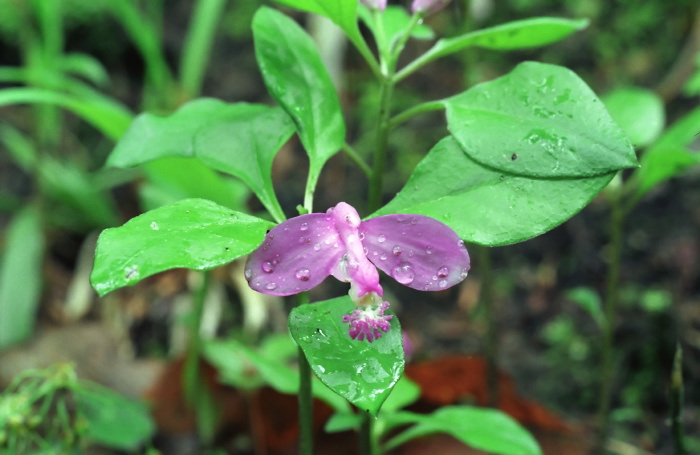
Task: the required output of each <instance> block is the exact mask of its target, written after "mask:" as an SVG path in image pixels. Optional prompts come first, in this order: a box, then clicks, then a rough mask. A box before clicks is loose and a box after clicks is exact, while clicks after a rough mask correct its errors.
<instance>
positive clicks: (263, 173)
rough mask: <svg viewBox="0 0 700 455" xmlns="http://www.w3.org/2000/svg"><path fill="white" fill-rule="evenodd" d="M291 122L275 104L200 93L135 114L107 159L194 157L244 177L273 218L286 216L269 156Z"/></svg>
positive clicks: (124, 162) (122, 162)
mask: <svg viewBox="0 0 700 455" xmlns="http://www.w3.org/2000/svg"><path fill="white" fill-rule="evenodd" d="M293 132H294V126H293V124H292V122H291V120H290V119H289V117H288V116H287V115H286V114H285V113H284V112H283V111H282V110H281V109H280V108H278V107H269V106H264V105H260V104H248V103H235V104H229V103H224V102H223V101H219V100H215V99H208V98H202V99H198V100H195V101H192V102H190V103H187V104H185V105H183V106H182V107H181V108H180V109H178V110H177V111H176V112H175V113H174V114H172V115H170V116H168V117H161V116H157V115H153V114H149V113H144V114H141V115H139V116H138V117H137V118H136V119H135V120H134V122H133V123H132V124H131V126H130V127H129V129H128V131H127V132H126V133H125V134H124V136H123V137H122V139H121V140H120V141H119V143H118V144H117V146H116V147H115V149H114V150H113V151H112V153H111V154H110V156H109V159H108V160H107V165H108V166H116V167H131V166H137V165H140V164H142V163H145V162H148V161H151V160H154V159H157V158H164V157H181V158H198V159H199V160H200V161H202V162H203V163H204V164H206V165H207V166H210V167H211V168H213V169H216V170H218V171H221V172H225V173H228V174H231V175H233V176H235V177H238V178H239V179H241V180H243V181H244V182H245V183H246V184H247V185H248V186H249V187H250V188H251V190H253V192H254V193H255V194H256V195H257V196H258V198H260V201H261V202H262V203H263V205H264V206H265V208H267V209H268V211H269V212H270V213H271V214H272V215H273V217H275V219H276V220H277V221H282V220H283V219H284V214H283V213H282V209H281V208H280V206H279V203H278V202H277V198H276V196H275V193H274V188H273V186H272V177H271V169H272V161H273V159H274V157H275V155H276V154H277V152H278V151H279V149H280V148H281V147H282V145H283V144H284V143H285V142H286V141H287V140H288V139H289V138H290V137H291V135H292V134H293Z"/></svg>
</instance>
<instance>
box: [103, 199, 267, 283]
mask: <svg viewBox="0 0 700 455" xmlns="http://www.w3.org/2000/svg"><path fill="white" fill-rule="evenodd" d="M270 227H272V223H270V222H269V221H265V220H262V219H260V218H255V217H253V216H250V215H246V214H244V213H240V212H235V211H233V210H231V209H228V208H226V207H222V206H220V205H217V204H215V203H213V202H211V201H207V200H204V199H185V200H183V201H179V202H176V203H174V204H171V205H168V206H165V207H161V208H159V209H156V210H151V211H150V212H147V213H144V214H143V215H140V216H137V217H136V218H133V219H131V220H129V221H128V222H127V223H125V224H124V225H123V226H120V227H117V228H111V229H106V230H104V231H103V232H102V234H100V237H99V239H98V241H97V250H96V252H95V266H94V268H93V270H92V275H91V276H90V282H91V283H92V286H93V287H94V288H95V290H96V291H97V293H98V294H100V295H105V294H106V293H108V292H110V291H113V290H114V289H117V288H120V287H123V286H128V285H132V284H135V283H137V282H138V281H140V280H142V279H144V278H146V277H148V276H151V275H153V274H155V273H158V272H162V271H163V270H168V269H172V268H178V267H184V268H188V269H194V270H209V269H213V268H214V267H218V266H220V265H224V264H227V263H229V262H231V261H233V260H234V259H236V258H239V257H241V256H243V255H245V254H248V253H250V252H251V251H253V250H254V249H255V248H257V247H258V245H260V243H262V241H263V238H264V237H265V233H266V231H267V229H269V228H270Z"/></svg>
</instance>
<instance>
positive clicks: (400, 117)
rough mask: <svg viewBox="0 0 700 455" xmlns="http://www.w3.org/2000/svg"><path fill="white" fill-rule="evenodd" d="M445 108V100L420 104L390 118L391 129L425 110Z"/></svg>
mask: <svg viewBox="0 0 700 455" xmlns="http://www.w3.org/2000/svg"><path fill="white" fill-rule="evenodd" d="M444 109H445V104H444V102H443V101H428V102H425V103H421V104H418V105H416V106H413V107H410V108H408V109H406V110H405V111H403V112H400V113H398V114H396V115H395V116H393V117H392V118H391V119H390V120H389V129H393V128H396V127H397V126H399V125H400V124H402V123H403V122H405V121H406V120H408V119H410V118H411V117H415V116H416V115H418V114H423V113H425V112H431V111H442V110H444Z"/></svg>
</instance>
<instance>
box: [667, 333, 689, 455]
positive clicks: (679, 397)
mask: <svg viewBox="0 0 700 455" xmlns="http://www.w3.org/2000/svg"><path fill="white" fill-rule="evenodd" d="M670 394H671V436H672V437H673V445H674V448H675V452H674V453H675V455H686V453H687V451H686V448H685V434H684V431H683V349H681V345H680V344H679V345H677V346H676V354H675V356H674V358H673V370H672V372H671V392H670Z"/></svg>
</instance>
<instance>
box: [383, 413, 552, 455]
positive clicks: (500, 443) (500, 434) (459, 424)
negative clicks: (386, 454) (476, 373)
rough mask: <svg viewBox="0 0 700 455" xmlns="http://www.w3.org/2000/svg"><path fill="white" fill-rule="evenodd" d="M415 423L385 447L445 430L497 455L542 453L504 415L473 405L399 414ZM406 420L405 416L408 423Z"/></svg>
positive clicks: (519, 428)
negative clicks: (423, 413) (430, 412)
mask: <svg viewBox="0 0 700 455" xmlns="http://www.w3.org/2000/svg"><path fill="white" fill-rule="evenodd" d="M402 414H403V415H404V416H411V417H413V419H412V420H414V421H415V422H417V423H416V425H414V426H412V427H410V428H409V429H407V430H406V431H404V432H403V433H400V434H398V435H397V436H395V437H394V438H393V439H391V440H390V441H389V442H387V443H386V445H385V448H386V449H387V450H388V449H392V448H394V447H398V446H399V445H401V444H403V443H405V442H406V441H409V440H411V439H414V438H417V437H420V436H426V435H429V434H435V433H446V434H449V435H450V436H452V437H454V438H456V439H459V440H460V441H462V442H463V443H464V444H466V445H468V446H470V447H473V448H476V449H479V450H483V451H485V452H488V453H493V454H499V455H541V453H542V450H541V449H540V447H539V445H538V444H537V441H536V440H535V438H533V437H532V435H531V434H530V433H528V431H527V430H526V429H525V428H523V427H522V426H521V425H520V424H519V423H517V422H516V421H515V420H513V419H512V418H511V417H509V416H508V415H507V414H505V413H503V412H501V411H498V410H495V409H486V408H477V407H472V406H446V407H443V408H440V409H438V410H437V411H435V412H434V413H432V414H430V415H421V414H409V413H402ZM408 421H409V419H404V423H407V422H408Z"/></svg>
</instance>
